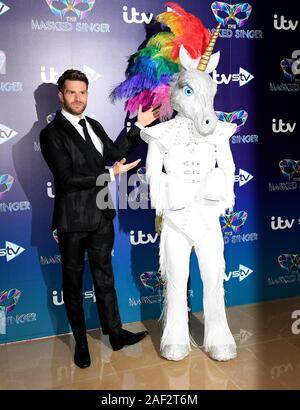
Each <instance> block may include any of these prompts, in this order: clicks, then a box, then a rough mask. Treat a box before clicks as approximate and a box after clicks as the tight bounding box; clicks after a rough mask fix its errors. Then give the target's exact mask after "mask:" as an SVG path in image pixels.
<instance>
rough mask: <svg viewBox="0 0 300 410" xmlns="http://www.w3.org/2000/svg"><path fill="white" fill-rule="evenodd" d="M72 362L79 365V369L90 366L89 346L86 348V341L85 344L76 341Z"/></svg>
mask: <svg viewBox="0 0 300 410" xmlns="http://www.w3.org/2000/svg"><path fill="white" fill-rule="evenodd" d="M74 362H75V364H76V366H78V367H80V368H81V369H85V368H86V367H89V366H90V364H91V358H90V353H89V348H88V345H87V343H85V344H79V343H76V346H75V354H74Z"/></svg>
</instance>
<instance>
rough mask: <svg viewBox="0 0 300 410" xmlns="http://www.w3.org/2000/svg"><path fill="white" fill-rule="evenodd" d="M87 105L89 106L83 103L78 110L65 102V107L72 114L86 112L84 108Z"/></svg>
mask: <svg viewBox="0 0 300 410" xmlns="http://www.w3.org/2000/svg"><path fill="white" fill-rule="evenodd" d="M86 106H87V104H83V105H81V108H80V109H77V110H76V109H73V108H72V106H71V105H70V104H64V109H65V110H66V111H67V112H68V113H70V114H72V115H81V114H82V113H83V112H84V110H85V109H86Z"/></svg>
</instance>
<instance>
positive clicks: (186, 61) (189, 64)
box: [179, 46, 201, 70]
mask: <svg viewBox="0 0 300 410" xmlns="http://www.w3.org/2000/svg"><path fill="white" fill-rule="evenodd" d="M200 58H201V57H199V58H197V59H195V60H194V59H193V58H192V57H191V56H190V54H189V53H188V51H187V50H186V49H185V48H184V46H180V50H179V60H180V63H181V65H182V66H183V67H184V68H185V69H186V70H191V69H192V68H194V69H196V68H197V67H198V64H199V61H200Z"/></svg>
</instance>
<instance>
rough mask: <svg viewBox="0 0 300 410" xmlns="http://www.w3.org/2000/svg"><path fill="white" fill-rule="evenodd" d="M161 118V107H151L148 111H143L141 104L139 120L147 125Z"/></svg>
mask: <svg viewBox="0 0 300 410" xmlns="http://www.w3.org/2000/svg"><path fill="white" fill-rule="evenodd" d="M158 118H159V107H151V108H149V110H147V111H143V109H142V106H141V104H140V105H139V110H138V116H137V120H138V122H139V123H140V124H141V125H143V126H144V127H147V125H149V124H151V123H152V122H153V121H155V120H157V119H158Z"/></svg>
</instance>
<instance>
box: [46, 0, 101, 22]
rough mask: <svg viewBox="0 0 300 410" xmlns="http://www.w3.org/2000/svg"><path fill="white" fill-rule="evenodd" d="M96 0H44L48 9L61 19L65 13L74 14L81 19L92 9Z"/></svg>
mask: <svg viewBox="0 0 300 410" xmlns="http://www.w3.org/2000/svg"><path fill="white" fill-rule="evenodd" d="M95 1H96V0H46V3H47V4H48V6H49V7H50V10H51V11H52V13H53V14H54V15H55V16H58V17H60V18H61V19H62V18H63V17H65V15H66V14H76V16H77V17H78V18H79V19H80V20H83V19H84V18H86V16H87V15H88V14H89V13H90V11H91V10H92V8H93V6H94V4H95Z"/></svg>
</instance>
